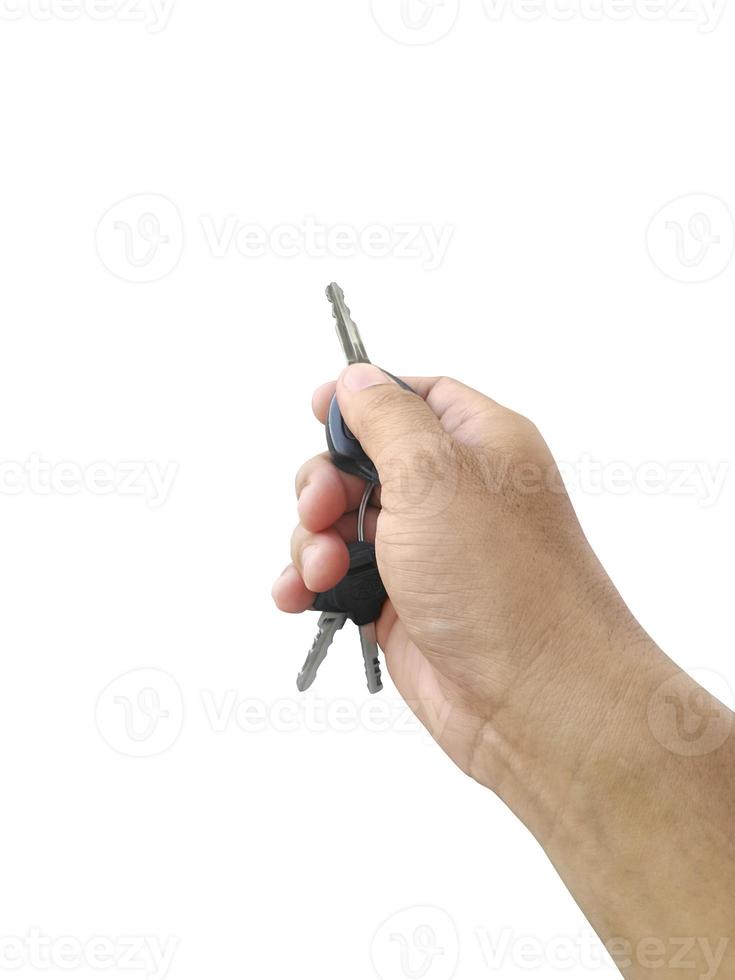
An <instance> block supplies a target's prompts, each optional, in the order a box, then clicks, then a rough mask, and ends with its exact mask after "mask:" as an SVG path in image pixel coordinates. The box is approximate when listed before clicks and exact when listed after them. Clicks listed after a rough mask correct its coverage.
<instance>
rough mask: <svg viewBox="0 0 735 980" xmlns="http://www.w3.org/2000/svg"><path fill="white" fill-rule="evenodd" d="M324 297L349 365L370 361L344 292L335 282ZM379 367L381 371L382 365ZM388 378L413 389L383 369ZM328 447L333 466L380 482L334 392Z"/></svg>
mask: <svg viewBox="0 0 735 980" xmlns="http://www.w3.org/2000/svg"><path fill="white" fill-rule="evenodd" d="M327 299H328V300H329V302H330V303H331V304H332V315H333V316H334V319H335V322H336V324H337V336H338V337H339V340H340V343H341V344H342V349H343V351H344V354H345V358H346V359H347V363H348V364H370V363H371V362H370V358H369V357H368V356H367V351H366V350H365V345H364V344H363V342H362V338H361V337H360V331H359V330H358V329H357V324H356V323H355V321H354V320H353V319H352V314H351V313H350V310H349V307H348V306H347V304H346V303H345V294H344V292H343V291H342V288H341V287H340V286H338V285H337V283H336V282H331V283H330V284H329V285H328V286H327ZM381 370H383V369H382V368H381ZM385 374H387V375H388V377H390V378H392V379H393V380H394V381H395V382H396V384H398V385H400V386H401V388H405V389H406V391H413V388H411V387H410V385H407V384H406V382H405V381H401V379H400V378H396V377H395V376H394V375H392V374H390V372H389V371H385ZM326 430H327V446H328V447H329V452H330V455H331V457H332V461H333V462H334V465H335V466H337V467H338V468H339V469H341V470H344V471H345V472H346V473H352V474H353V475H354V476H359V477H362V479H363V480H367V482H368V483H379V482H380V479H379V477H378V471H377V470H376V469H375V465H374V463H373V461H372V460H371V459H370V457H369V456H368V455H367V454H366V453H365V450H364V449H363V448H362V446H361V445H360V443H359V442H358V441H357V439H355V437H354V435H353V434H352V433H351V432H350V430H349V428H348V427H347V425H346V423H345V420H344V419H343V418H342V413H341V412H340V410H339V404H338V403H337V396H336V395H334V396H333V398H332V401H331V402H330V404H329V412H328V413H327V425H326Z"/></svg>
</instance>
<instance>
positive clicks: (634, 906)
mask: <svg viewBox="0 0 735 980" xmlns="http://www.w3.org/2000/svg"><path fill="white" fill-rule="evenodd" d="M587 639H588V640H596V641H597V642H596V646H595V648H594V649H590V648H587V649H586V650H581V649H580V650H578V651H575V652H574V654H573V655H571V656H569V657H562V656H559V654H558V652H556V653H554V652H552V653H550V655H549V656H543V657H540V658H539V660H538V661H537V663H536V664H535V668H534V669H533V670H532V671H531V672H529V675H528V677H527V678H526V679H525V680H524V683H522V684H520V685H519V687H518V690H517V691H516V692H514V694H513V695H512V696H510V697H509V698H508V699H507V701H506V703H505V704H503V705H501V706H500V707H499V709H498V711H497V713H496V715H495V716H494V717H493V719H492V724H489V725H487V726H486V728H485V732H484V737H483V741H484V742H485V744H484V745H482V744H480V746H479V747H478V751H477V753H476V757H475V763H474V766H473V775H475V776H476V778H478V779H480V781H482V782H484V783H486V784H487V785H488V786H491V787H492V788H494V789H495V790H496V792H498V794H499V795H500V796H501V797H502V798H503V799H505V801H506V802H507V803H508V805H509V806H510V807H511V808H512V809H513V810H514V811H515V812H516V813H517V814H518V816H519V817H520V818H521V819H522V820H523V821H524V823H525V824H526V825H527V826H528V827H529V829H530V830H531V831H532V832H533V833H534V835H535V836H536V837H537V839H538V840H539V842H540V843H541V844H542V846H543V847H544V849H545V851H546V853H547V854H548V856H549V858H550V859H551V861H552V862H553V864H554V865H555V867H556V868H557V870H558V871H559V873H560V874H561V876H562V878H563V879H564V881H565V882H566V884H567V886H568V887H569V889H570V890H571V891H572V893H573V894H574V896H575V898H576V899H577V901H578V903H579V905H580V906H581V908H582V910H583V911H584V912H585V914H586V916H587V917H588V919H589V920H590V922H591V923H592V924H593V926H594V927H595V929H596V930H597V932H598V933H599V935H600V936H601V938H602V939H603V941H604V942H605V943H606V945H608V949H609V951H610V953H611V955H612V957H613V959H614V960H615V962H616V963H617V965H618V966H619V967H620V969H621V972H622V973H623V974H624V975H625V976H626V977H627V978H630V980H639V978H642V977H646V978H650V977H652V976H655V977H656V978H669V977H671V978H679V980H690V978H695V977H696V978H707V980H714V978H718V980H720V978H722V980H724V978H730V977H733V976H735V735H734V734H733V729H734V727H735V726H734V719H733V715H732V712H730V711H729V710H728V709H727V708H725V707H724V706H723V705H721V704H720V703H719V702H717V701H715V700H714V699H712V698H710V697H709V695H707V694H706V693H705V692H703V691H702V689H701V688H699V687H698V686H697V685H696V684H695V683H694V682H693V681H692V680H691V678H688V677H687V676H686V675H685V674H683V673H682V672H681V671H680V670H679V669H678V668H677V667H676V666H675V665H674V664H673V663H672V662H671V661H670V660H669V659H668V658H667V657H666V656H665V655H664V654H662V653H661V651H660V650H658V648H657V647H656V646H655V644H653V643H652V642H651V641H650V640H649V639H648V638H647V637H645V635H644V634H642V633H640V634H638V635H636V631H635V629H633V630H631V628H630V621H628V622H626V623H625V625H624V626H623V627H622V628H620V629H617V628H615V627H610V626H609V623H608V625H607V626H606V627H605V628H604V629H602V630H601V632H600V635H599V636H598V637H587ZM542 671H543V672H545V675H546V676H545V679H544V680H543V681H542V680H541V679H540V676H539V675H540V673H541V672H542Z"/></svg>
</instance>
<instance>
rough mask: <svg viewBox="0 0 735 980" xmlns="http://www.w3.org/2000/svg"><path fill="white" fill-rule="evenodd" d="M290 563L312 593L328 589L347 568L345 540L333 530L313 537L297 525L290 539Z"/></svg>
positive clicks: (309, 532)
mask: <svg viewBox="0 0 735 980" xmlns="http://www.w3.org/2000/svg"><path fill="white" fill-rule="evenodd" d="M291 559H292V561H293V563H294V565H295V566H296V568H297V569H298V571H299V573H300V574H301V578H302V579H303V580H304V585H305V586H306V588H307V589H310V590H311V591H312V592H325V591H326V590H327V589H331V588H332V586H333V585H336V584H337V582H339V581H340V579H343V578H344V577H345V575H346V574H347V570H348V568H349V567H350V556H349V552H348V551H347V545H346V544H345V540H344V538H343V537H342V536H341V535H340V534H339V533H338V532H337V531H336V530H334V529H333V528H328V529H327V530H326V531H320V532H319V533H318V534H314V533H313V532H311V531H307V530H306V528H304V527H302V526H301V524H299V526H298V527H297V528H296V530H295V531H294V533H293V535H292V537H291Z"/></svg>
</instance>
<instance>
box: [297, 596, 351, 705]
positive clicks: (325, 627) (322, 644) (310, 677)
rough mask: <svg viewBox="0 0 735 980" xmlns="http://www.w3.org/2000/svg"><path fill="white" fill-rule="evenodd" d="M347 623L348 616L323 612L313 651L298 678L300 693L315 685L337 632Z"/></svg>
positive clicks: (309, 653) (307, 657) (312, 647)
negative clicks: (317, 674)
mask: <svg viewBox="0 0 735 980" xmlns="http://www.w3.org/2000/svg"><path fill="white" fill-rule="evenodd" d="M346 622H347V616H345V615H344V613H330V612H323V613H322V614H321V616H320V617H319V623H318V624H317V634H316V637H315V638H314V642H313V643H312V645H311V650H309V652H308V654H307V656H306V660H305V661H304V666H303V667H302V668H301V673H300V674H299V676H298V677H297V678H296V687H297V688H298V689H299V690H300V691H305V690H306V689H307V688H308V687H311V685H312V684H313V683H314V680H315V678H316V673H317V671H318V670H319V668H320V667H321V665H322V663H323V662H324V658H325V657H326V655H327V653H328V652H329V648H330V647H331V645H332V642H333V640H334V636H335V634H336V632H337V630H341V629H342V627H343V626H344V624H345V623H346Z"/></svg>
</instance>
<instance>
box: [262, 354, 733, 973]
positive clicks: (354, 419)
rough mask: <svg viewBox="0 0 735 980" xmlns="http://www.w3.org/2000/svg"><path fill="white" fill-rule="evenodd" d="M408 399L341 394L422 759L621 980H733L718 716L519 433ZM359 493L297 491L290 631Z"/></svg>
mask: <svg viewBox="0 0 735 980" xmlns="http://www.w3.org/2000/svg"><path fill="white" fill-rule="evenodd" d="M406 380H407V381H408V383H409V384H410V385H411V387H412V388H414V390H415V392H416V394H412V393H410V392H406V391H404V390H403V389H401V388H400V387H399V386H398V385H396V384H394V383H393V382H391V381H390V379H389V378H388V377H387V376H386V375H384V374H383V373H382V372H381V371H380V370H379V369H378V368H375V367H374V366H372V365H353V366H352V367H350V368H348V369H347V370H346V371H345V372H343V374H342V376H341V377H340V379H339V381H338V382H337V383H336V388H335V383H330V384H327V385H324V386H322V387H321V388H319V389H318V390H317V391H316V393H315V395H314V399H313V409H314V413H315V415H316V417H317V419H318V420H319V421H320V422H322V423H324V421H325V418H326V412H327V408H328V405H329V402H330V400H331V398H332V395H333V394H334V392H335V390H336V392H337V397H338V400H339V404H340V408H341V410H342V414H343V416H344V418H345V421H346V423H347V425H348V426H349V428H350V429H351V430H352V431H353V432H354V433H355V435H356V436H357V438H358V439H359V440H360V442H361V443H362V445H363V447H364V449H365V451H366V452H367V454H368V455H369V456H370V458H371V459H372V460H373V461H374V462H375V465H376V467H377V470H378V473H379V475H380V480H381V486H380V490H379V492H376V494H375V495H374V498H373V500H372V506H371V507H370V508H369V511H368V515H367V521H366V528H367V536H368V537H369V538H370V539H371V540H374V541H375V543H376V555H377V561H378V566H379V569H380V573H381V576H382V578H383V582H384V583H385V586H386V589H387V592H388V595H389V596H390V599H389V601H387V602H386V604H385V606H384V608H383V612H382V614H381V616H380V619H379V621H378V640H379V643H380V646H381V648H382V649H383V651H384V652H385V659H386V664H387V667H388V670H389V671H390V674H391V677H392V678H393V680H394V682H395V684H396V687H397V688H398V690H399V691H400V693H401V695H402V696H403V697H404V698H405V699H406V701H407V703H408V704H409V705H410V706H411V708H412V709H413V711H414V712H415V713H416V715H417V716H418V717H419V719H420V720H421V721H422V723H423V724H424V725H425V726H426V728H427V729H428V730H429V731H430V732H431V734H432V735H433V737H434V738H435V739H436V741H437V742H438V744H439V745H440V746H441V747H442V748H443V749H444V751H445V752H446V753H447V754H448V755H449V756H450V757H451V758H452V759H453V760H454V762H455V763H456V764H457V765H458V766H459V767H460V768H461V769H462V770H463V771H464V772H466V773H467V774H468V775H470V776H472V777H473V778H474V779H476V780H477V781H478V782H480V783H481V784H483V785H484V786H486V787H488V789H490V790H492V791H493V792H495V793H497V794H498V795H499V796H500V797H501V798H502V799H503V800H504V801H505V802H506V803H507V804H508V806H510V807H511V809H512V810H513V811H514V812H515V813H516V814H517V816H518V817H519V818H520V819H521V820H522V821H523V822H524V823H525V824H526V826H527V827H528V828H529V829H530V830H531V832H532V833H533V834H534V835H535V836H536V838H537V839H538V841H539V843H540V844H541V846H542V847H543V848H544V850H545V851H546V853H547V855H548V856H549V858H550V860H551V861H552V862H553V863H554V865H555V867H556V868H557V870H558V871H559V873H560V875H561V876H562V878H563V879H564V881H565V883H566V884H567V886H568V887H569V889H570V891H571V892H572V894H573V895H574V896H575V898H576V900H577V902H578V903H579V905H580V907H581V908H582V910H583V912H584V913H585V915H586V916H587V918H588V919H589V921H590V922H591V923H592V925H593V926H594V928H595V929H596V930H597V932H598V934H599V935H600V937H601V938H602V940H603V942H604V943H605V944H606V945H607V947H608V951H609V952H610V955H611V956H612V958H613V960H614V961H615V963H616V964H617V966H618V968H619V969H620V971H621V973H622V974H623V976H625V977H626V978H628V980H642V978H646V980H650V978H652V977H655V978H656V980H660V978H676V980H693V978H698V980H700V978H707V980H713V978H723V980H724V978H732V977H735V718H734V716H733V713H732V712H731V711H729V710H728V709H727V708H726V707H725V706H724V705H722V704H720V703H719V702H718V701H716V699H714V698H712V697H711V696H710V695H709V694H708V693H707V692H705V691H704V690H703V689H702V688H700V687H699V686H698V685H697V684H696V683H695V682H694V681H693V680H692V679H691V678H690V677H688V676H687V675H686V674H685V673H684V672H682V671H681V670H680V669H679V668H678V667H677V666H676V665H675V664H674V663H673V662H672V661H671V660H669V659H668V657H666V655H665V654H664V653H663V652H662V651H661V650H660V649H659V648H658V647H657V646H656V644H655V643H654V642H653V640H652V639H651V638H650V637H649V636H648V635H647V634H646V633H645V631H644V630H643V629H642V627H641V626H640V625H639V624H638V623H637V622H636V620H635V618H634V617H633V615H632V614H631V612H630V610H629V609H628V608H627V607H626V605H625V603H624V602H623V600H622V598H621V597H620V595H619V593H618V592H617V590H616V589H615V587H614V585H613V584H612V582H611V581H610V579H609V578H608V576H607V574H606V572H605V570H604V569H603V567H602V565H601V564H600V562H599V561H598V559H597V557H596V555H595V554H594V552H593V551H592V549H591V547H590V545H589V543H588V542H587V540H586V538H585V536H584V534H583V532H582V529H581V527H580V525H579V522H578V521H577V518H576V515H575V513H574V510H573V508H572V505H571V502H570V500H569V498H568V496H567V494H566V492H565V490H564V487H563V484H562V481H561V479H560V477H559V473H558V470H557V468H556V465H555V463H554V460H553V458H552V456H551V453H550V452H549V449H548V447H547V446H546V444H545V442H544V440H543V439H542V437H541V435H540V433H539V432H538V430H537V429H536V427H535V426H534V425H533V424H532V423H531V422H529V420H528V419H526V418H524V417H522V416H520V415H518V414H516V413H515V412H512V411H510V410H509V409H507V408H504V407H503V406H501V405H499V404H498V403H497V402H494V401H492V400H491V399H489V398H487V397H485V396H484V395H482V394H480V393H479V392H476V391H473V390H472V389H470V388H467V387H466V386H464V385H462V384H460V383H459V382H457V381H453V380H451V379H448V378H408V379H406ZM363 489H364V484H363V482H362V481H361V480H359V479H358V478H356V477H352V476H350V475H348V474H345V473H342V472H340V471H339V470H337V469H336V468H335V467H334V466H333V464H332V463H331V461H330V459H329V455H328V454H326V453H325V454H323V455H321V456H318V457H316V458H314V459H311V460H309V461H308V462H307V463H305V464H304V465H303V466H302V467H301V469H300V470H299V472H298V475H297V477H296V493H297V497H298V514H299V525H298V527H297V528H296V530H295V531H294V534H293V537H292V541H291V556H292V564H291V565H289V567H288V568H287V569H286V570H285V571H284V573H283V574H282V575H281V577H280V578H279V579H278V581H277V582H276V584H275V585H274V587H273V597H274V600H275V602H276V604H277V606H278V607H279V608H280V609H282V610H283V611H285V612H290V613H300V612H303V611H305V610H307V609H309V608H310V607H311V604H312V602H313V599H314V594H315V593H316V592H319V591H324V590H325V589H328V588H331V587H332V586H333V585H335V584H336V583H337V582H338V581H339V580H340V579H341V578H342V577H343V576H344V574H345V573H346V571H347V567H348V555H347V548H346V542H349V541H352V540H355V539H356V537H357V533H356V532H357V515H356V510H357V507H358V505H359V502H360V498H361V496H362V492H363Z"/></svg>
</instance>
